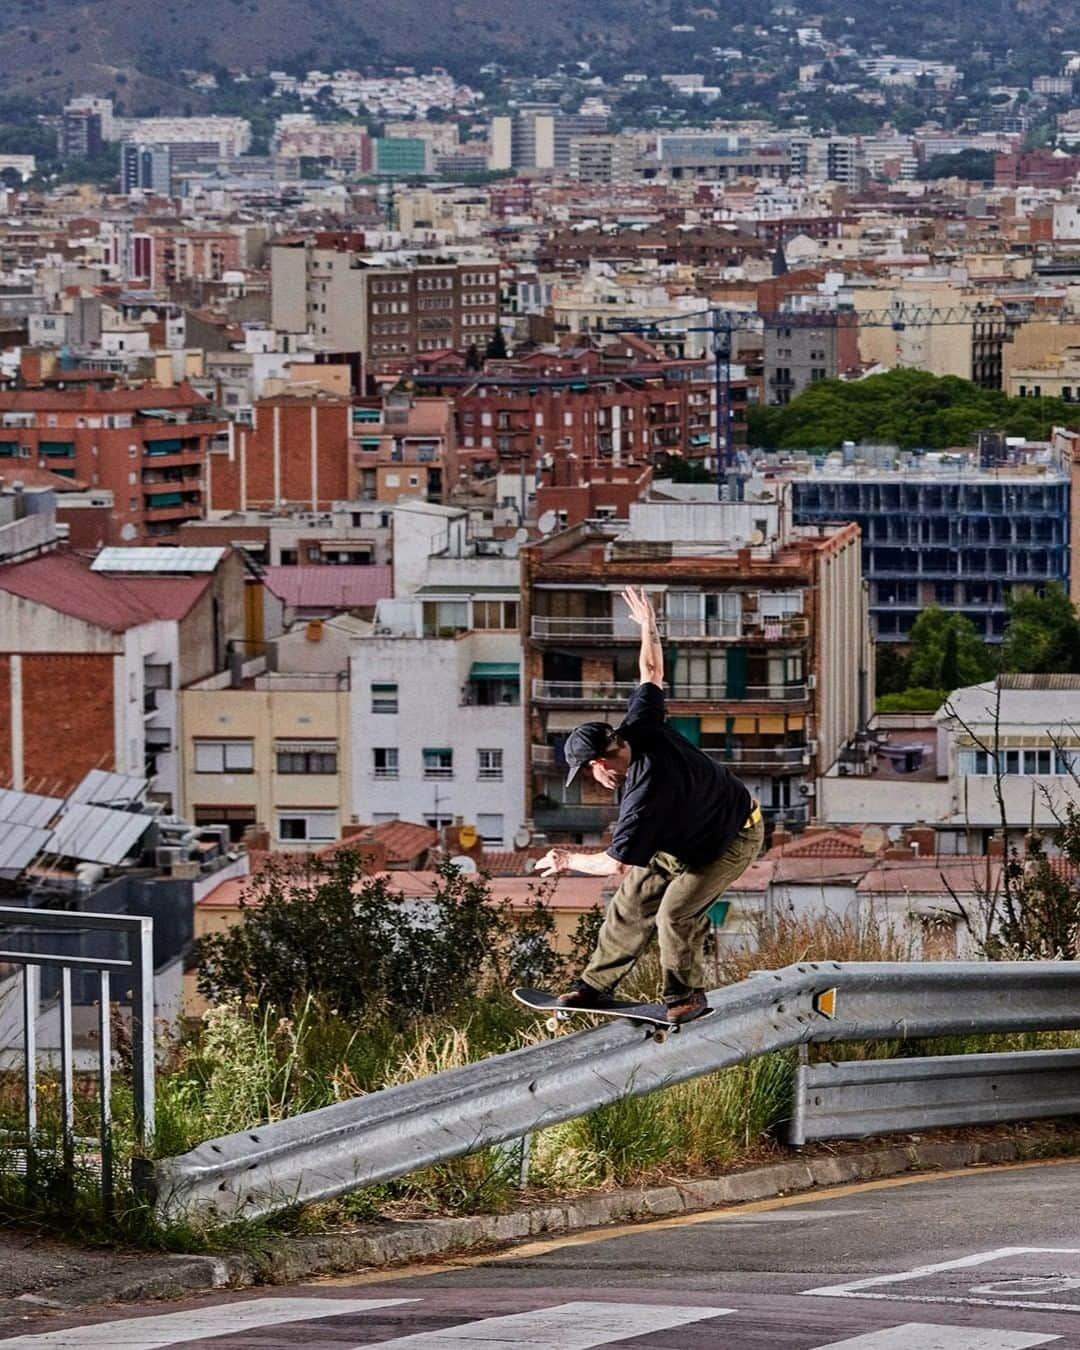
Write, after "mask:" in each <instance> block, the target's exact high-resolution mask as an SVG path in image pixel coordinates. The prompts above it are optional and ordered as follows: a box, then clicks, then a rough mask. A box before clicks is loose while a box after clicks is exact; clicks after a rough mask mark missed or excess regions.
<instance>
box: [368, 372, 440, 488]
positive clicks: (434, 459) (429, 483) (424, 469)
mask: <svg viewBox="0 0 1080 1350" xmlns="http://www.w3.org/2000/svg"><path fill="white" fill-rule="evenodd" d="M349 456H350V463H349V468H350V493H349V495H350V497H351V498H353V499H354V500H358V501H363V502H394V501H396V500H397V499H398V498H399V497H416V496H420V497H423V498H424V499H425V500H426V501H432V502H436V501H442V500H443V499H444V497H445V495H446V493H447V491H448V489H449V488H450V487H452V486H453V484H454V483H455V482H456V480H457V465H458V461H457V431H456V416H455V407H454V401H453V399H450V398H416V397H414V396H413V395H412V394H410V393H409V392H407V391H406V390H405V389H397V390H393V391H392V392H391V393H389V394H387V395H386V397H385V398H384V399H383V400H382V402H381V403H380V404H379V405H377V406H376V405H369V406H367V407H355V408H353V410H352V436H351V438H350V442H349Z"/></svg>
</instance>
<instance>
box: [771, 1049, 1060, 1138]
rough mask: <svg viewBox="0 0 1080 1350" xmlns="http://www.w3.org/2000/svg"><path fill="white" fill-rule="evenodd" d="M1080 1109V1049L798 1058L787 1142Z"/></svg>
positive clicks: (1034, 1117)
mask: <svg viewBox="0 0 1080 1350" xmlns="http://www.w3.org/2000/svg"><path fill="white" fill-rule="evenodd" d="M1075 1115H1080V1051H1078V1050H1026V1051H1019V1052H1013V1053H1011V1054H1004V1055H936V1056H927V1057H926V1058H925V1059H866V1060H846V1061H844V1062H843V1063H839V1064H835V1063H828V1064H800V1065H799V1070H798V1075H797V1078H796V1083H795V1101H794V1110H793V1112H792V1117H791V1122H790V1125H789V1128H788V1131H787V1141H788V1143H789V1144H807V1143H810V1142H811V1141H812V1140H815V1139H862V1138H865V1137H866V1136H867V1135H870V1134H889V1133H891V1132H893V1131H896V1130H929V1129H934V1128H936V1127H938V1126H941V1125H980V1124H983V1123H987V1122H993V1123H996V1122H998V1121H1003V1120H1049V1119H1052V1118H1053V1117H1054V1116H1075Z"/></svg>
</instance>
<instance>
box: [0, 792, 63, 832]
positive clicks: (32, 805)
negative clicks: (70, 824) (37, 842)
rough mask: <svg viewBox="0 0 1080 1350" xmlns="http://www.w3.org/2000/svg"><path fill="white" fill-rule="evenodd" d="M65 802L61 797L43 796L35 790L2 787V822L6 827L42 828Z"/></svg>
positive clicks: (0, 795) (0, 802)
mask: <svg viewBox="0 0 1080 1350" xmlns="http://www.w3.org/2000/svg"><path fill="white" fill-rule="evenodd" d="M63 804H64V803H63V801H62V799H61V798H59V797H41V796H39V795H38V794H37V793H34V792H18V791H17V790H16V789H15V788H0V824H2V825H3V826H5V827H6V826H8V825H32V826H35V827H38V828H40V827H41V826H43V825H48V823H49V821H50V820H52V818H53V816H55V815H56V813H57V811H59V810H60V808H61V807H62V806H63ZM2 832H3V831H0V833H2Z"/></svg>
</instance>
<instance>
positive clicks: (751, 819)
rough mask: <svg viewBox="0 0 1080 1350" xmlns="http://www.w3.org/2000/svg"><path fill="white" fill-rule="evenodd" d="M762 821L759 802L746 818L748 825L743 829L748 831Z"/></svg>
mask: <svg viewBox="0 0 1080 1350" xmlns="http://www.w3.org/2000/svg"><path fill="white" fill-rule="evenodd" d="M760 819H761V807H760V805H759V804H758V803H757V802H755V803H754V809H753V810H752V811H751V812H750V814H749V815H748V816H747V817H746V824H745V825H744V826H743V829H744V830H748V829H749V828H750V826H751V825H756V824H757V823H758V821H759V820H760Z"/></svg>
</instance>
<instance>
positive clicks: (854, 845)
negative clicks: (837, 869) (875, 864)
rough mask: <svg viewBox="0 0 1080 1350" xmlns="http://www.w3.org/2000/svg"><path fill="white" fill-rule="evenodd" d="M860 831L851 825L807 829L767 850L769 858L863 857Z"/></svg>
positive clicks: (863, 851)
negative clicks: (835, 827) (828, 828)
mask: <svg viewBox="0 0 1080 1350" xmlns="http://www.w3.org/2000/svg"><path fill="white" fill-rule="evenodd" d="M860 834H861V831H860V830H858V829H855V828H852V827H851V826H846V827H843V828H841V829H836V830H807V831H806V833H805V834H797V835H796V836H795V837H794V838H793V839H791V840H789V841H787V842H786V843H784V844H779V845H777V846H776V847H775V848H772V849H770V850H769V853H768V855H767V856H768V857H770V858H780V857H783V858H865V857H866V856H867V853H866V849H864V848H863V847H862V844H861V843H860Z"/></svg>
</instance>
